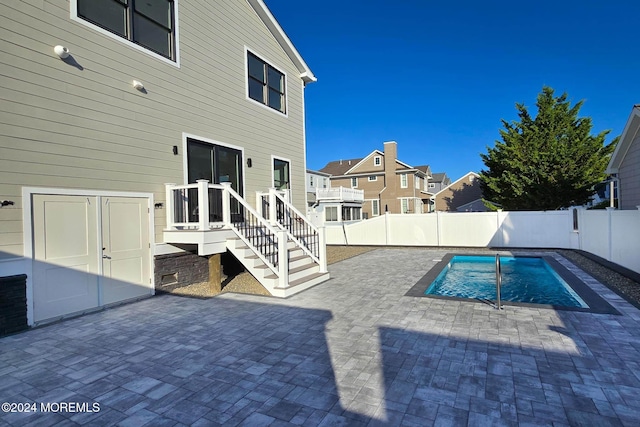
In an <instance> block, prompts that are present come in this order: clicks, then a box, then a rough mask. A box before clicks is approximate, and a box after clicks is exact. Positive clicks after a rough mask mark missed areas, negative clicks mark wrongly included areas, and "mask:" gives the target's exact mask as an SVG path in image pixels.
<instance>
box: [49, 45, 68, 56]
mask: <svg viewBox="0 0 640 427" xmlns="http://www.w3.org/2000/svg"><path fill="white" fill-rule="evenodd" d="M53 51H54V52H55V53H56V55H58V56H59V57H60V59H65V58H67V57H68V56H69V53H70V52H69V49H67V48H66V47H64V46H61V45H57V46H56V47H54V48H53Z"/></svg>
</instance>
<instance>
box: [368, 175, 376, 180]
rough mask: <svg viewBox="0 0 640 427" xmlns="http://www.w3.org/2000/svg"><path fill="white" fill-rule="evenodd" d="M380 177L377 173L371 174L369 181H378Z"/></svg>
mask: <svg viewBox="0 0 640 427" xmlns="http://www.w3.org/2000/svg"><path fill="white" fill-rule="evenodd" d="M377 180H378V177H377V176H375V175H369V181H377Z"/></svg>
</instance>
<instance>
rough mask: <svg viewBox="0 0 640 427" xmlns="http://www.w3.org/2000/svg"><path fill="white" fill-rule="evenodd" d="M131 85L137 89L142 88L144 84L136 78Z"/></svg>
mask: <svg viewBox="0 0 640 427" xmlns="http://www.w3.org/2000/svg"><path fill="white" fill-rule="evenodd" d="M133 87H134V88H136V89H137V90H143V89H144V85H143V84H142V82H139V81H138V80H134V81H133Z"/></svg>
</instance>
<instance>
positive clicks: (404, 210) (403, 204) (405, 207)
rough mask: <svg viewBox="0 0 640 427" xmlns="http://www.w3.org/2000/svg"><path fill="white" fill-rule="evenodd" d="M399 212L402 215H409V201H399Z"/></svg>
mask: <svg viewBox="0 0 640 427" xmlns="http://www.w3.org/2000/svg"><path fill="white" fill-rule="evenodd" d="M400 204H401V212H402V213H403V214H406V213H409V199H400Z"/></svg>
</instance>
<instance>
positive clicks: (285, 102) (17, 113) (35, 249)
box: [0, 0, 327, 324]
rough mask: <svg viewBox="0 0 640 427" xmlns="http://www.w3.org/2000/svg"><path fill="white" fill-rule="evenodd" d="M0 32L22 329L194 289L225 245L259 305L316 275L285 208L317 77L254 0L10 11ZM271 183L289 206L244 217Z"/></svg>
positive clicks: (1, 253)
mask: <svg viewBox="0 0 640 427" xmlns="http://www.w3.org/2000/svg"><path fill="white" fill-rule="evenodd" d="M2 21H3V32H2V35H1V37H2V39H1V40H0V50H2V52H3V55H2V57H1V59H0V62H2V64H3V70H4V71H3V72H2V76H0V87H1V88H2V93H3V95H2V98H3V101H2V110H3V122H4V125H3V127H2V129H3V131H2V135H1V136H0V153H1V154H0V201H5V202H6V203H2V205H3V206H2V207H1V208H0V276H4V277H6V276H12V275H18V274H26V275H27V284H26V286H27V303H28V316H29V324H34V323H38V322H41V321H49V320H51V319H55V318H58V317H60V316H65V315H68V314H71V313H77V312H83V311H86V310H91V309H95V308H99V307H103V306H106V305H109V304H111V303H115V302H121V301H126V300H130V299H135V298H139V297H144V296H148V295H152V294H153V293H154V292H155V290H156V289H157V290H163V289H169V288H171V287H173V286H182V285H186V284H190V283H195V282H200V281H208V280H209V274H210V273H213V274H215V273H216V268H217V269H218V270H217V271H218V272H219V267H220V265H219V262H220V256H219V255H217V254H220V253H224V252H227V250H228V251H230V252H231V253H233V254H234V255H235V256H236V257H237V258H238V259H239V260H240V261H242V262H243V263H244V265H245V266H246V268H247V269H248V270H249V271H250V272H252V273H253V274H254V275H256V277H257V278H258V279H259V280H260V281H261V283H263V285H264V286H265V287H266V288H267V289H269V290H270V291H271V292H272V293H273V294H274V295H281V296H283V295H288V294H290V293H292V292H294V291H296V290H299V289H304V288H305V287H307V286H310V285H312V284H315V283H318V282H319V281H321V280H326V278H327V275H326V274H325V273H323V272H324V271H326V266H324V265H323V264H322V259H321V258H322V256H321V253H322V249H323V248H322V246H321V245H320V243H319V242H321V241H322V240H321V239H318V235H317V230H315V229H313V228H311V227H310V226H309V225H308V224H306V223H305V222H304V221H305V220H304V218H303V217H304V215H300V214H298V213H297V212H300V211H302V212H306V191H305V190H306V189H305V184H304V182H305V170H306V167H305V147H304V144H305V142H304V141H305V134H304V120H305V118H304V107H303V105H304V88H305V86H306V84H308V83H311V82H314V81H315V80H316V78H315V77H314V75H313V73H312V71H311V70H310V69H309V67H308V66H307V65H306V63H305V62H304V60H303V59H302V57H301V56H300V54H299V53H298V51H297V50H296V49H295V47H294V46H293V44H292V43H291V41H290V40H289V39H288V38H287V36H286V34H285V33H284V31H283V30H282V28H281V27H280V25H279V24H278V23H277V21H276V20H275V18H274V17H273V15H272V14H271V12H270V11H269V10H268V8H267V7H266V5H265V3H264V2H263V1H262V0H218V1H215V2H210V1H206V0H189V1H185V0H167V1H160V0H157V1H144V2H143V1H134V0H129V1H128V2H122V1H112V0H101V1H98V0H69V1H63V2H49V1H45V2H43V1H42V0H21V1H15V2H10V3H7V4H5V5H3V8H2ZM201 179H206V180H208V181H209V183H212V184H207V183H206V182H204V181H202V182H201V183H199V184H196V181H197V180H201ZM165 183H175V185H167V186H166V187H165ZM188 184H189V185H188ZM187 185H188V186H187ZM271 187H275V188H277V189H281V190H282V189H287V190H289V191H288V192H287V193H288V194H289V195H290V198H291V199H290V200H291V201H292V204H289V203H287V202H286V201H283V200H281V195H280V193H276V192H270V193H268V194H267V196H265V200H268V201H269V202H270V204H269V209H270V211H268V212H267V211H265V210H264V209H261V208H263V206H260V203H255V201H256V200H257V198H256V196H255V194H256V192H257V191H267V190H268V189H269V188H271ZM247 201H249V202H247ZM254 208H259V209H260V210H261V212H262V214H263V216H265V217H270V218H271V219H270V220H268V221H267V220H265V219H264V218H260V217H259V216H257V215H256V214H255V211H254ZM273 212H277V213H276V214H273ZM207 213H208V214H207ZM270 214H271V215H270ZM293 225H296V227H297V228H296V230H300V231H299V232H298V233H299V234H295V233H294V232H292V231H291V230H292V229H293V228H292V226H293ZM285 230H286V231H285ZM302 234H304V237H300V235H302ZM283 236H284V237H283ZM288 240H290V242H289V247H290V249H289V251H288V252H289V256H287V252H286V251H287V241H288ZM302 240H304V242H301V241H302ZM294 247H295V248H294ZM283 251H285V252H283ZM278 252H279V253H280V256H279V257H278V256H277V254H278ZM278 259H280V260H288V259H291V262H292V263H293V260H294V259H295V262H296V265H295V267H296V268H295V272H294V271H292V272H291V274H290V273H289V269H290V267H293V266H292V265H291V266H290V265H289V263H288V261H281V262H278ZM309 260H311V261H309ZM308 263H310V264H312V268H311V267H310V268H309V269H308V270H306V268H307V266H308ZM216 265H217V267H216ZM209 266H212V268H213V270H210V268H209ZM314 269H315V270H314ZM299 270H300V271H301V270H304V272H302V274H299V273H300V271H299ZM214 281H215V280H213V281H211V282H214ZM293 285H300V286H297V287H296V288H295V289H293V288H292V286H293ZM218 286H219V283H218ZM132 309H135V307H132Z"/></svg>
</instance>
